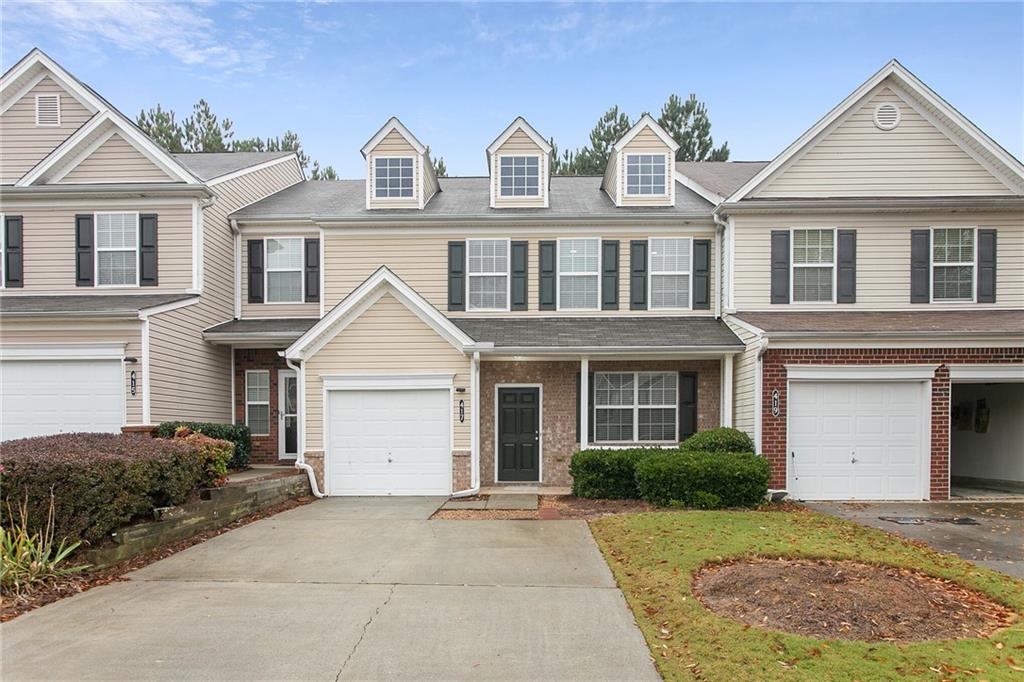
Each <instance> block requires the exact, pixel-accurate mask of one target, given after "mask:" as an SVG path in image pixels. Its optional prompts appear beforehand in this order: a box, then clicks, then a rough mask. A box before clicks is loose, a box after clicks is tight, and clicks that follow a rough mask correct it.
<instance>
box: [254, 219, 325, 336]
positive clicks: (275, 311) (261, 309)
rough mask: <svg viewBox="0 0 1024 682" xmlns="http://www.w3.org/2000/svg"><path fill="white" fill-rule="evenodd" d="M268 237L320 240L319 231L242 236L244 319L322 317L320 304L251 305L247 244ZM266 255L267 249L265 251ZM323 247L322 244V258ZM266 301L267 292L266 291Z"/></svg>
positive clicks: (259, 233) (257, 233) (271, 232)
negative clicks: (251, 240) (252, 240)
mask: <svg viewBox="0 0 1024 682" xmlns="http://www.w3.org/2000/svg"><path fill="white" fill-rule="evenodd" d="M267 237H281V238H284V239H287V238H289V237H291V238H301V239H319V238H320V233H319V232H318V231H311V232H303V233H299V234H293V233H288V234H281V233H280V232H273V231H269V232H255V233H254V232H252V231H246V232H244V233H243V234H242V292H241V293H242V317H243V318H246V317H248V318H261V317H320V304H319V303H249V276H248V274H247V273H248V272H249V247H248V245H247V244H246V242H248V241H249V240H250V239H264V238H267ZM264 254H266V249H264ZM322 254H323V245H322V244H321V257H322ZM264 300H266V291H264Z"/></svg>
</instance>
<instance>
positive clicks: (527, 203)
mask: <svg viewBox="0 0 1024 682" xmlns="http://www.w3.org/2000/svg"><path fill="white" fill-rule="evenodd" d="M502 156H537V157H539V159H540V162H539V166H540V167H539V169H538V171H539V174H540V177H539V185H540V193H539V194H538V195H537V196H535V197H503V196H501V157H502ZM545 159H546V157H545V154H544V151H543V150H542V149H541V148H540V147H538V146H537V143H536V142H534V141H533V140H532V139H530V136H529V135H527V134H526V133H525V132H523V131H522V130H521V129H520V130H517V131H515V132H514V133H512V134H511V135H510V136H509V138H508V139H507V140H505V142H504V143H503V144H502V145H501V146H500V147H498V149H496V150H495V152H494V154H492V155H491V191H492V192H493V196H494V207H495V208H538V207H543V206H544V202H545V200H546V196H547V191H548V170H549V169H548V164H547V163H545Z"/></svg>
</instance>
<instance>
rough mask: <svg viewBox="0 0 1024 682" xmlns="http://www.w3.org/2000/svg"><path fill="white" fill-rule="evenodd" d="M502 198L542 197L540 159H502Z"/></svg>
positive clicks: (509, 157) (508, 157)
mask: <svg viewBox="0 0 1024 682" xmlns="http://www.w3.org/2000/svg"><path fill="white" fill-rule="evenodd" d="M501 196H503V197H536V196H540V157H539V156H502V157H501Z"/></svg>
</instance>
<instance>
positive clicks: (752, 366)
mask: <svg viewBox="0 0 1024 682" xmlns="http://www.w3.org/2000/svg"><path fill="white" fill-rule="evenodd" d="M723 319H724V320H725V322H726V324H728V325H729V328H730V329H731V330H732V331H733V332H734V333H735V334H736V336H738V337H739V339H740V341H742V342H743V345H744V350H743V352H742V353H740V354H738V355H736V356H734V358H733V375H732V376H733V407H732V420H733V422H732V423H733V426H734V427H736V428H737V429H740V430H741V431H745V432H746V433H747V434H748V435H749V436H750V437H751V438H756V437H757V436H756V434H755V418H754V411H755V410H756V409H757V405H758V397H757V394H756V389H757V354H758V353H759V352H760V350H761V344H760V338H759V337H758V336H757V334H754V333H753V332H751V331H750V330H749V329H747V328H746V327H742V326H740V325H738V324H736V323H735V322H733V321H732V320H731V318H730V317H729V316H725V317H724V318H723Z"/></svg>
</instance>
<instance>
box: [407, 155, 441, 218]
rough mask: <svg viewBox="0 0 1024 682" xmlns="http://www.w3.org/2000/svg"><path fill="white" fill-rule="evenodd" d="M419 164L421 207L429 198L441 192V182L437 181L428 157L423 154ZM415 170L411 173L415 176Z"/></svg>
mask: <svg viewBox="0 0 1024 682" xmlns="http://www.w3.org/2000/svg"><path fill="white" fill-rule="evenodd" d="M421 158H422V161H421V163H422V164H423V205H424V206H426V205H427V202H429V201H430V198H431V197H433V196H434V195H435V194H437V193H438V192H440V191H441V181H440V180H438V179H437V173H435V172H434V164H433V163H432V162H431V161H430V157H429V156H428V155H426V154H424V155H423V156H422V157H421ZM415 172H416V171H415V170H413V173H414V174H415Z"/></svg>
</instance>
